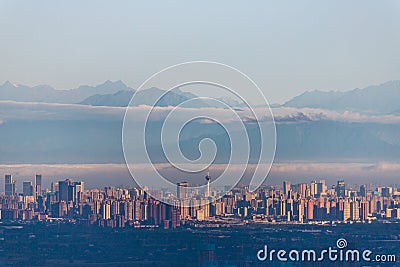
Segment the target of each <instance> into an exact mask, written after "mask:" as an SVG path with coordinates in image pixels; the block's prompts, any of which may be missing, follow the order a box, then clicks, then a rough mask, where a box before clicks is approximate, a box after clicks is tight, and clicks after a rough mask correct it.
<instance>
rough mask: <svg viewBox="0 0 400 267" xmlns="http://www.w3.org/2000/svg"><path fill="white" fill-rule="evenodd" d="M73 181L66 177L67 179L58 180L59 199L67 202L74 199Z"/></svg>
mask: <svg viewBox="0 0 400 267" xmlns="http://www.w3.org/2000/svg"><path fill="white" fill-rule="evenodd" d="M73 191H74V190H73V181H72V180H69V179H66V180H65V181H59V182H58V194H59V200H60V201H61V200H64V201H65V202H66V203H68V201H71V200H73V196H74V192H73Z"/></svg>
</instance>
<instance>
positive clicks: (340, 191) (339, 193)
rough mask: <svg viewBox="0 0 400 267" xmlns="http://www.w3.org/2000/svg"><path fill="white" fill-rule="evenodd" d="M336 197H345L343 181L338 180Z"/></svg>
mask: <svg viewBox="0 0 400 267" xmlns="http://www.w3.org/2000/svg"><path fill="white" fill-rule="evenodd" d="M336 195H337V196H338V197H345V195H346V185H345V184H344V181H343V180H340V181H338V182H337V185H336Z"/></svg>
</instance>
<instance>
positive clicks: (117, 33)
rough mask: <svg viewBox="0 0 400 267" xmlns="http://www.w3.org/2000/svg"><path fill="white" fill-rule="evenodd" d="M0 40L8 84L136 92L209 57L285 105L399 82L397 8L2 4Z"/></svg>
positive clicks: (378, 4) (357, 4)
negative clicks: (319, 93) (311, 94)
mask: <svg viewBox="0 0 400 267" xmlns="http://www.w3.org/2000/svg"><path fill="white" fill-rule="evenodd" d="M0 36H1V42H0V59H1V64H0V83H3V82H5V81H7V80H10V81H12V82H15V83H21V84H26V85H38V84H49V85H52V86H54V87H55V88H57V89H67V88H75V87H77V86H79V85H82V84H89V85H95V84H100V83H102V82H104V81H105V80H123V81H124V82H125V83H126V84H128V85H129V86H131V87H133V88H137V87H138V86H139V85H140V84H141V83H142V82H144V81H145V80H146V79H147V78H148V77H149V76H151V75H152V74H154V73H156V72H158V71H160V70H161V69H163V68H165V67H168V66H171V65H174V64H178V63H182V62H186V61H193V60H209V61H216V62H221V63H224V64H228V65H231V66H233V67H235V68H237V69H239V70H241V71H242V72H244V73H246V74H247V75H248V76H250V77H251V78H252V79H253V80H254V81H255V82H256V83H257V84H258V85H259V87H260V88H261V89H262V90H263V92H264V94H265V95H266V97H267V99H268V100H269V102H270V103H282V102H284V101H286V100H288V99H290V98H291V97H293V96H295V95H298V94H300V93H302V92H304V91H305V90H314V89H319V90H325V91H328V90H349V89H353V88H357V87H358V88H363V87H366V86H368V85H373V84H380V83H383V82H385V81H389V80H396V79H400V74H399V70H400V49H399V47H400V2H399V1H385V0H382V1H373V0H364V1H341V0H338V1H252V2H251V3H250V2H248V1H158V2H157V3H155V2H150V1H141V2H139V1H101V0H97V1H63V2H61V1H51V0H48V1H18V2H17V1H3V0H2V1H0ZM255 101H257V100H255Z"/></svg>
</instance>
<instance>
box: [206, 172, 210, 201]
mask: <svg viewBox="0 0 400 267" xmlns="http://www.w3.org/2000/svg"><path fill="white" fill-rule="evenodd" d="M205 178H206V181H207V195H206V197H210V196H211V194H210V181H211V176H210V171H209V170H207V175H206V177H205Z"/></svg>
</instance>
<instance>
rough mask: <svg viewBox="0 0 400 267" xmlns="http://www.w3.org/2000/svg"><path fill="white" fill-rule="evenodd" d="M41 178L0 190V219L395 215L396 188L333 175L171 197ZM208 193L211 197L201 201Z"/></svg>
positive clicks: (113, 222) (162, 221) (159, 223)
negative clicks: (353, 183)
mask: <svg viewBox="0 0 400 267" xmlns="http://www.w3.org/2000/svg"><path fill="white" fill-rule="evenodd" d="M207 177H209V175H207ZM207 180H208V179H207ZM41 182H42V176H41V175H36V176H35V185H32V182H24V188H23V193H22V194H21V193H19V194H17V192H15V191H14V192H11V194H10V192H8V193H7V194H1V195H0V204H1V209H0V210H1V213H0V216H1V217H0V218H1V219H2V220H32V219H35V220H38V221H40V220H50V221H52V220H57V219H62V218H64V219H66V220H71V219H72V220H78V221H82V222H84V221H86V220H89V222H90V224H97V225H98V226H103V227H126V226H128V224H129V225H130V226H134V227H141V226H143V227H148V226H152V225H153V226H155V227H164V228H165V229H169V228H176V227H179V226H180V225H181V223H183V224H187V223H188V222H191V221H194V222H196V221H209V222H212V223H223V218H231V219H234V218H236V219H235V220H233V221H231V223H233V224H235V223H237V220H239V221H240V220H250V221H251V222H252V223H291V222H294V223H308V222H324V221H330V222H331V223H335V222H347V221H355V222H363V221H376V220H377V221H380V220H400V190H399V189H400V187H390V186H383V187H382V186H380V187H373V186H372V185H361V186H359V188H351V187H349V186H348V185H346V183H345V181H344V180H338V181H337V183H336V186H332V187H328V186H327V185H326V182H325V180H319V181H316V180H314V181H311V182H309V183H304V182H303V183H298V184H294V183H291V182H290V181H288V180H286V181H283V182H282V185H281V186H264V187H261V188H259V189H258V190H257V191H256V192H249V191H248V186H243V185H237V186H235V187H233V189H232V190H230V191H229V192H228V193H226V194H225V195H223V196H222V195H218V192H217V191H216V190H215V189H213V190H212V191H210V189H207V190H205V191H203V192H197V193H196V191H188V189H189V188H190V185H189V183H187V182H181V183H178V184H177V193H175V196H174V195H173V194H174V193H173V192H170V191H165V190H156V191H155V190H150V189H146V190H143V189H141V188H137V187H132V188H130V189H127V188H120V187H105V188H103V189H99V188H93V189H86V188H85V185H84V182H83V181H73V180H71V179H66V180H61V181H57V182H52V184H51V189H50V190H49V189H48V188H47V189H45V190H41V191H39V192H37V191H35V190H34V188H38V186H40V185H41ZM4 183H5V184H6V187H7V185H8V184H15V183H14V181H13V179H12V176H10V175H7V174H6V175H5V176H4ZM14 190H15V187H14ZM149 193H150V194H149ZM171 194H172V195H171ZM154 196H156V198H154ZM170 198H174V199H175V200H174V201H173V203H174V204H172V205H170V204H167V201H166V199H170ZM207 198H209V199H210V200H211V202H208V201H206V199H207ZM168 203H172V202H168ZM184 203H192V204H190V206H186V205H185V204H184ZM227 224H228V225H229V224H230V223H229V221H227Z"/></svg>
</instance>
